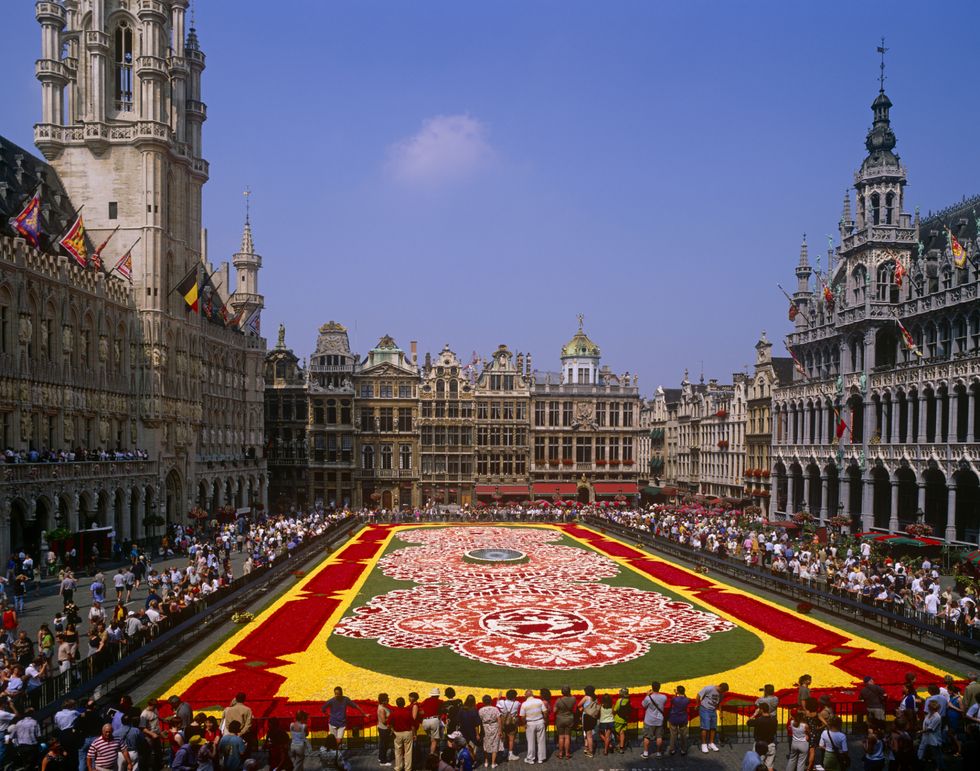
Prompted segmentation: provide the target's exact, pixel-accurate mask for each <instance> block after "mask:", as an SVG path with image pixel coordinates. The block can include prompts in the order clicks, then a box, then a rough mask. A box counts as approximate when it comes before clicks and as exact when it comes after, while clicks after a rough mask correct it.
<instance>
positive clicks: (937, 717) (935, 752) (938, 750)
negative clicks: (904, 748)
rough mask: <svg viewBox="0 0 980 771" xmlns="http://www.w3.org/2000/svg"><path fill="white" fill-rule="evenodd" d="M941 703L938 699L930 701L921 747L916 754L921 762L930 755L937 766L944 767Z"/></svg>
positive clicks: (924, 721)
mask: <svg viewBox="0 0 980 771" xmlns="http://www.w3.org/2000/svg"><path fill="white" fill-rule="evenodd" d="M939 709H940V703H939V701H938V700H935V701H930V702H928V706H927V707H926V714H925V717H924V718H923V719H922V735H921V737H920V739H919V749H918V752H917V753H916V755H917V756H918V758H919V762H920V763H923V762H925V761H926V758H927V757H928V758H929V759H930V760H931V761H933V762H934V763H935V765H936V768H939V769H941V768H943V767H944V764H943V751H942V750H943V748H942V744H943V737H942V727H943V718H942V715H941V714H940V712H939Z"/></svg>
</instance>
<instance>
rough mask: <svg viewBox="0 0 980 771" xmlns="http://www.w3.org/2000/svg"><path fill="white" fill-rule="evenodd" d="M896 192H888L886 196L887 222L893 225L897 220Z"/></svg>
mask: <svg viewBox="0 0 980 771" xmlns="http://www.w3.org/2000/svg"><path fill="white" fill-rule="evenodd" d="M894 217H895V194H894V193H888V194H887V195H886V196H885V224H886V225H892V224H894V222H895V220H894Z"/></svg>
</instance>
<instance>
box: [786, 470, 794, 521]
mask: <svg viewBox="0 0 980 771" xmlns="http://www.w3.org/2000/svg"><path fill="white" fill-rule="evenodd" d="M795 498H796V478H795V477H794V476H793V475H792V474H791V473H790V472H789V471H787V472H786V513H787V514H795V513H796V512H795V511H793V501H794V499H795Z"/></svg>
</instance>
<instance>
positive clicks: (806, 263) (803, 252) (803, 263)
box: [800, 233, 810, 268]
mask: <svg viewBox="0 0 980 771" xmlns="http://www.w3.org/2000/svg"><path fill="white" fill-rule="evenodd" d="M807 254H808V252H807V246H806V233H804V234H803V243H802V244H800V267H801V268H804V267H806V268H808V267H810V260H809V259H808V258H807Z"/></svg>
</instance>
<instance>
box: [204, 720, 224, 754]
mask: <svg viewBox="0 0 980 771" xmlns="http://www.w3.org/2000/svg"><path fill="white" fill-rule="evenodd" d="M204 741H206V742H207V743H208V744H213V745H214V748H215V749H217V748H218V742H219V741H221V729H220V728H219V727H218V718H216V717H214V716H213V715H208V717H207V719H206V720H205V721H204Z"/></svg>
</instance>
